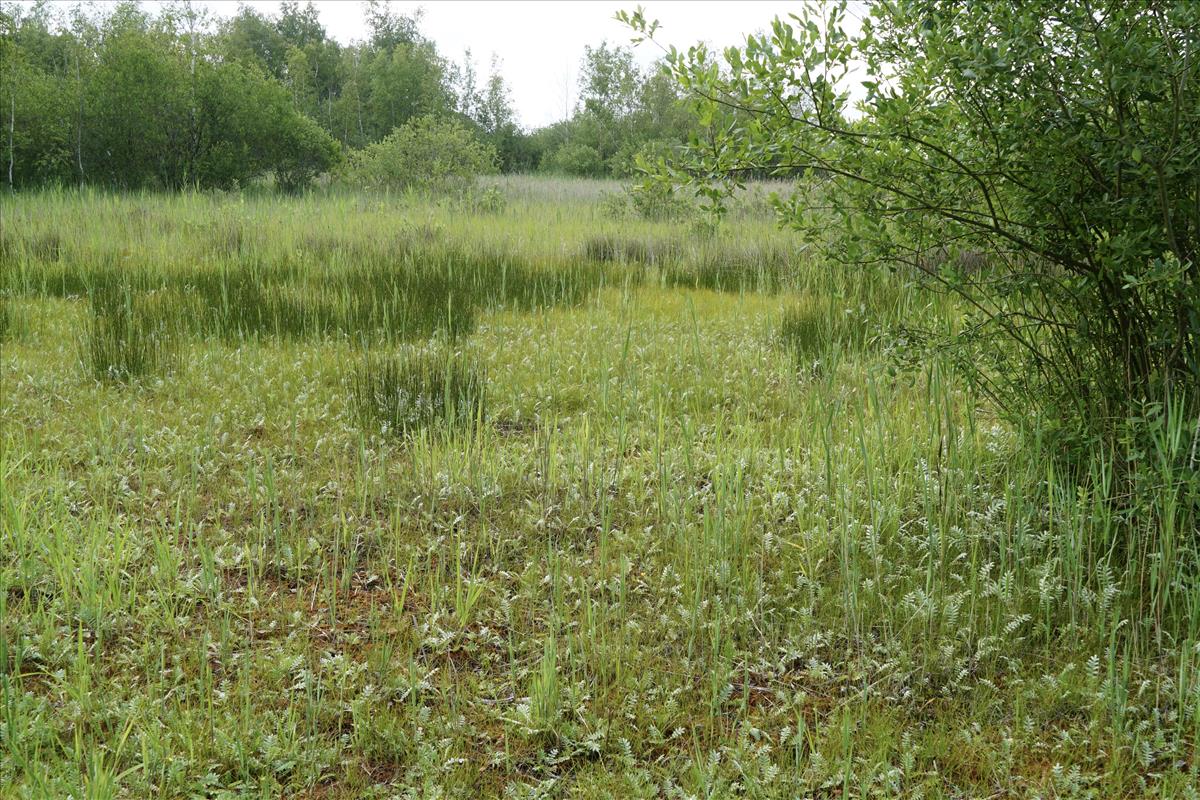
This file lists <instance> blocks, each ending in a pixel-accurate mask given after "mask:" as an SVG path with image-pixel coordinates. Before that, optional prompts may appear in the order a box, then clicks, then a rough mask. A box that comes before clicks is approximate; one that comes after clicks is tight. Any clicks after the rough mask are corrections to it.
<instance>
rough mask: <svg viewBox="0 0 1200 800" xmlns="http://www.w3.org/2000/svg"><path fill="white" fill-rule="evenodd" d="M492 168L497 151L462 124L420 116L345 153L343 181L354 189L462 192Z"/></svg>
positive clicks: (493, 170) (494, 167)
mask: <svg viewBox="0 0 1200 800" xmlns="http://www.w3.org/2000/svg"><path fill="white" fill-rule="evenodd" d="M495 170H496V151H495V149H494V148H492V147H491V146H490V145H487V144H484V143H483V142H480V141H479V140H478V139H477V138H476V137H475V134H473V133H472V132H471V130H470V129H469V128H467V127H466V126H465V125H463V124H462V123H461V122H458V121H457V120H452V119H438V118H436V117H431V116H424V117H419V118H418V119H415V120H413V121H411V122H409V123H406V124H405V125H403V126H401V127H399V128H396V129H395V130H393V131H392V132H391V134H389V135H388V136H387V137H385V138H384V139H382V140H380V141H378V142H375V143H374V144H370V145H367V146H366V147H364V148H362V149H361V150H356V151H354V152H353V153H351V154H350V158H349V161H348V164H347V169H346V172H345V177H346V178H347V179H348V180H349V181H350V182H351V183H354V184H357V185H359V186H366V187H374V188H382V189H395V190H404V189H416V190H418V191H446V190H461V189H464V188H465V187H467V186H468V185H470V183H471V182H472V180H473V179H474V178H475V177H477V176H479V175H483V174H487V173H492V172H495Z"/></svg>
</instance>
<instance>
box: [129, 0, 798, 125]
mask: <svg viewBox="0 0 1200 800" xmlns="http://www.w3.org/2000/svg"><path fill="white" fill-rule="evenodd" d="M640 2H641V5H642V6H643V7H644V8H645V10H646V17H647V19H657V20H658V21H659V22H660V23H661V28H660V29H659V31H658V33H657V34H656V38H657V39H659V40H661V41H662V42H663V43H664V44H666V45H672V44H673V45H676V46H679V47H681V48H685V47H687V46H689V45H692V44H695V43H696V42H698V41H704V42H706V43H708V44H709V45H712V46H714V47H726V46H728V45H732V44H740V43H741V42H742V40H743V38H744V36H745V35H746V34H747V33H754V32H756V31H759V30H766V29H767V28H768V26H769V25H770V22H771V20H772V19H773V18H774V17H776V16H786V15H787V14H789V13H797V12H798V6H799V5H800V4H799V3H798V2H780V0H741V2H737V1H735V0H720V1H719V0H710V1H709V2H698V1H697V0H689V1H688V2H678V1H676V2H665V1H664V0H640ZM145 5H147V6H151V7H152V6H153V5H155V4H154V3H146V4H145ZM197 5H200V6H204V7H206V8H208V9H209V10H210V11H212V12H213V13H214V14H215V15H218V16H229V15H232V14H234V13H235V12H236V11H237V7H238V3H237V2H234V1H233V0H201V1H200V2H197ZM245 5H249V6H252V7H254V8H256V9H257V10H259V11H261V12H264V13H274V12H275V11H277V10H278V7H279V5H278V3H277V2H274V0H269V1H268V0H250V1H249V2H246V3H245ZM314 5H315V6H316V8H317V11H318V13H319V14H320V17H321V22H322V23H323V24H324V25H325V30H326V31H327V33H328V34H329V35H330V36H331V37H333V38H334V39H337V40H338V41H339V42H342V43H348V42H351V41H353V40H355V39H362V38H365V37H366V24H365V22H364V14H363V4H361V3H358V2H348V0H338V1H336V2H335V1H333V0H321V1H319V2H315V3H314ZM637 5H638V0H626V1H625V2H620V1H618V2H611V0H574V2H563V1H562V0H560V1H559V2H529V1H528V0H521V1H519V2H517V1H510V2H497V0H492V1H491V2H481V1H480V0H457V1H456V2H447V1H445V0H443V2H424V3H415V2H394V3H393V6H394V7H395V8H396V9H398V10H400V11H402V12H403V13H412V12H414V11H416V10H417V9H418V8H421V9H423V13H422V17H421V26H420V27H421V30H422V32H423V33H424V35H425V36H427V37H428V38H430V39H432V40H433V41H434V42H436V43H437V46H438V51H439V52H440V53H441V54H442V55H443V56H445V57H447V58H450V59H453V60H455V61H459V62H461V61H462V60H463V52H464V50H467V49H470V51H471V55H472V57H473V59H474V60H475V62H476V65H477V71H478V72H479V73H480V74H486V73H487V71H488V66H489V62H490V60H491V57H492V54H493V53H495V54H496V55H497V56H498V57H499V58H500V60H501V73H502V74H503V75H504V78H505V81H506V82H507V83H508V85H509V88H510V89H511V92H512V101H513V106H514V108H515V110H516V112H517V117H518V119H519V120H520V122H521V124H522V125H524V126H525V127H527V128H536V127H540V126H543V125H548V124H550V123H552V122H557V121H558V120H561V119H563V118H564V117H565V116H567V115H569V113H570V112H571V110H572V109H573V108H574V106H575V102H576V99H577V96H578V94H577V91H576V86H575V83H576V78H577V76H578V72H579V62H580V59H581V58H582V56H583V47H584V45H597V44H599V43H600V42H601V41H602V40H608V41H609V42H610V43H613V44H621V45H628V44H630V39H631V38H632V36H633V34H632V32H631V31H630V30H629V29H628V28H627V27H625V26H624V25H623V24H621V23H620V22H617V21H616V20H615V19H613V15H614V14H615V13H616V12H617V11H619V10H628V11H633V10H634V9H635V8H636V7H637ZM634 52H635V54H636V55H637V57H638V60H639V61H641V62H642V63H643V64H649V63H651V62H652V61H653V60H654V59H655V58H656V57H657V56H659V55H661V51H659V50H658V48H657V47H656V46H655V45H653V44H650V43H642V44H639V45H636V46H634Z"/></svg>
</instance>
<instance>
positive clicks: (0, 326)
mask: <svg viewBox="0 0 1200 800" xmlns="http://www.w3.org/2000/svg"><path fill="white" fill-rule="evenodd" d="M11 329H12V311H10V310H9V308H8V298H7V297H6V296H4V295H2V294H0V342H3V341H4V340H5V339H7V338H8V332H9V331H10V330H11Z"/></svg>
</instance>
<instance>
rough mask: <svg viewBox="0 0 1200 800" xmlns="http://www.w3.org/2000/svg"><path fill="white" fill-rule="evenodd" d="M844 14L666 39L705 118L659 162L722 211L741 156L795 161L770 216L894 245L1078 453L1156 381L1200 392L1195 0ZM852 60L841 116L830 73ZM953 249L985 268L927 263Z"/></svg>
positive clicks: (1109, 436) (759, 164) (858, 251)
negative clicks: (792, 181) (743, 32)
mask: <svg viewBox="0 0 1200 800" xmlns="http://www.w3.org/2000/svg"><path fill="white" fill-rule="evenodd" d="M624 17H625V19H626V20H627V21H628V22H629V23H630V24H631V25H632V26H633V27H634V28H635V29H636V30H638V31H639V32H640V33H642V34H644V35H650V36H652V35H653V33H654V28H655V26H654V24H653V23H650V22H648V21H647V20H646V19H645V18H644V16H643V15H642V14H641V12H638V13H634V14H632V15H624ZM844 19H845V3H840V4H837V5H833V6H831V7H825V6H822V7H821V9H820V10H819V11H818V10H816V7H813V8H810V9H808V10H805V11H804V12H803V13H802V14H801V15H800V17H799V18H798V19H797V20H796V23H797V24H794V25H793V24H791V23H789V22H786V21H783V20H776V22H775V23H774V25H773V26H772V29H771V31H770V32H769V33H766V34H763V35H758V36H750V37H748V38H747V40H746V44H745V46H744V47H740V48H730V49H728V50H726V51H725V52H724V54H723V56H724V62H725V63H724V64H723V65H722V64H719V63H718V60H719V58H718V57H717V56H715V55H714V54H713V53H712V52H710V51H709V50H707V49H706V48H704V47H696V48H690V49H688V50H686V51H675V52H674V53H673V54H672V56H671V58H670V59H669V64H670V69H671V71H672V72H673V74H674V75H675V77H676V79H677V82H678V83H679V85H680V86H681V87H682V88H683V89H685V90H686V91H687V92H689V93H690V96H691V98H692V102H693V103H694V107H695V110H696V111H697V113H698V114H699V115H700V117H701V118H702V119H704V120H706V121H707V122H708V123H709V129H710V131H711V136H710V137H706V138H705V139H703V140H700V139H697V140H695V141H694V142H693V144H692V145H690V146H689V147H687V148H684V149H683V150H682V151H681V153H680V154H679V155H678V156H677V157H676V158H675V159H674V160H673V162H672V163H667V164H664V165H662V173H663V174H662V177H663V178H664V179H667V180H670V181H672V182H673V183H675V184H676V185H683V186H687V187H688V188H690V189H691V190H692V191H694V192H695V193H697V194H698V195H699V196H701V197H703V198H705V201H706V203H708V204H710V205H711V206H712V207H713V208H714V210H716V211H718V212H720V211H722V210H723V209H724V207H725V204H726V201H727V200H728V199H729V198H730V197H731V196H733V195H734V194H735V193H736V191H737V190H738V189H739V187H740V185H741V184H742V181H743V179H744V178H745V177H746V176H753V175H763V174H766V175H776V176H785V177H796V176H803V179H802V180H800V181H798V183H799V184H800V188H799V189H798V190H796V191H794V192H793V193H792V194H791V195H790V196H787V197H784V198H782V199H780V200H779V201H778V202H777V204H776V208H777V211H778V213H779V215H780V217H781V219H782V221H783V222H785V223H786V224H788V225H789V226H791V227H793V228H795V229H797V230H798V231H800V232H801V233H803V234H804V235H805V236H806V238H807V239H808V240H809V241H810V242H812V243H813V244H814V245H816V246H818V247H820V248H822V249H823V252H824V255H825V257H826V258H828V259H831V260H835V261H839V262H848V263H854V264H857V265H862V266H870V265H875V266H878V265H889V264H890V265H898V264H907V265H910V266H911V267H912V268H913V269H914V270H920V271H924V272H926V273H928V274H929V275H930V277H931V279H932V282H934V283H936V284H937V285H938V286H940V287H942V288H943V289H945V290H947V291H950V292H953V293H956V294H958V295H959V296H961V297H963V298H965V300H966V301H967V306H968V307H969V309H970V312H969V317H968V319H967V320H965V322H966V324H965V325H962V326H960V330H961V331H962V332H965V333H966V335H962V334H960V333H952V334H949V340H948V341H946V342H945V343H944V347H943V349H944V350H949V349H950V348H953V347H957V349H958V350H959V358H958V362H959V363H960V365H962V366H963V367H964V368H965V369H966V371H967V374H968V375H969V376H970V377H971V378H972V379H973V381H974V384H975V386H976V388H977V389H978V390H979V391H981V392H982V393H984V394H986V395H987V396H988V397H990V398H991V399H992V400H993V401H994V402H995V404H996V405H997V406H998V407H999V408H1000V409H1001V410H1003V411H1004V412H1006V413H1007V415H1008V416H1009V417H1010V418H1011V419H1012V420H1014V421H1016V422H1018V423H1020V424H1027V423H1029V422H1031V421H1038V422H1040V423H1046V424H1047V426H1048V427H1050V428H1052V429H1054V430H1057V431H1058V432H1059V434H1060V438H1061V444H1062V445H1064V446H1062V447H1057V448H1055V450H1056V451H1057V452H1061V453H1063V454H1065V455H1072V456H1076V457H1086V455H1087V452H1088V450H1089V449H1090V447H1091V446H1092V444H1093V443H1094V442H1096V441H1097V440H1104V441H1107V442H1109V443H1111V442H1112V441H1113V440H1114V439H1115V438H1116V437H1118V436H1119V435H1120V433H1119V432H1120V431H1121V429H1122V428H1123V427H1124V421H1125V420H1126V419H1128V418H1129V417H1131V416H1137V415H1139V414H1140V413H1141V409H1142V408H1143V407H1144V406H1146V405H1147V404H1151V405H1152V404H1155V403H1163V402H1165V401H1166V399H1167V398H1168V397H1170V396H1175V395H1180V396H1181V399H1182V400H1183V401H1184V402H1186V403H1187V404H1188V405H1189V406H1190V409H1191V411H1192V413H1197V412H1200V390H1197V387H1198V386H1200V215H1197V213H1196V209H1197V208H1200V53H1198V44H1197V43H1198V42H1200V37H1197V31H1198V30H1200V4H1196V3H1161V2H1155V0H1140V1H1139V2H1123V3H1110V4H1106V5H1103V6H1097V5H1096V4H1094V3H1090V2H1086V0H1066V1H1065V2H1064V0H1034V1H1032V2H1023V3H1020V4H1013V3H1010V2H1007V0H992V1H991V2H978V3H969V4H963V3H960V2H957V0H903V1H902V2H889V3H878V4H876V5H874V6H873V7H872V10H871V13H870V15H869V16H868V18H867V19H866V20H865V21H864V23H863V25H862V30H861V33H859V34H857V35H851V34H848V33H847V32H846V31H845V29H844V26H843V21H844ZM855 63H860V64H863V65H865V73H866V74H865V80H864V81H863V86H864V87H865V89H866V98H865V100H864V102H863V104H862V110H863V112H864V114H863V116H862V118H860V119H854V120H852V119H850V118H849V117H850V114H849V112H850V108H849V103H850V97H849V94H848V93H846V92H844V91H841V87H840V86H839V84H838V83H837V81H838V80H839V79H840V77H842V76H845V75H847V74H848V73H850V72H851V71H852V69H853V68H854V67H853V65H854V64H855ZM815 186H820V187H821V190H820V201H819V202H815V203H814V202H812V197H811V196H810V189H811V188H812V187H815ZM955 253H958V254H962V253H972V254H974V257H975V258H976V259H977V260H978V261H979V262H980V263H981V264H987V265H989V267H988V268H987V269H978V270H967V269H955V270H949V271H946V272H943V271H942V270H938V271H934V272H930V271H929V270H928V269H926V268H927V267H928V265H929V263H930V258H931V256H932V259H933V260H934V261H937V260H939V259H941V258H942V257H943V256H950V255H952V254H955ZM933 333H934V335H943V334H941V333H940V332H933ZM943 338H945V336H943Z"/></svg>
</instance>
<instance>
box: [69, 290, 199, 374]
mask: <svg viewBox="0 0 1200 800" xmlns="http://www.w3.org/2000/svg"><path fill="white" fill-rule="evenodd" d="M182 313H183V308H182V306H181V304H180V302H179V299H178V298H176V297H172V296H169V295H166V294H164V293H150V294H146V295H138V294H136V293H135V292H134V291H133V290H132V289H130V288H129V287H127V286H121V285H105V286H100V287H97V288H96V289H95V291H93V292H92V294H91V317H90V319H89V321H88V327H87V342H86V348H87V363H88V366H89V368H90V370H91V372H92V375H93V376H94V377H95V378H96V379H97V380H111V381H126V380H131V379H134V378H140V377H144V376H146V375H151V374H154V373H156V372H158V371H160V370H162V369H165V368H167V367H168V366H170V365H171V364H172V363H173V362H174V360H175V354H176V344H177V338H178V337H177V334H178V327H179V324H180V317H181V315H182Z"/></svg>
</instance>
